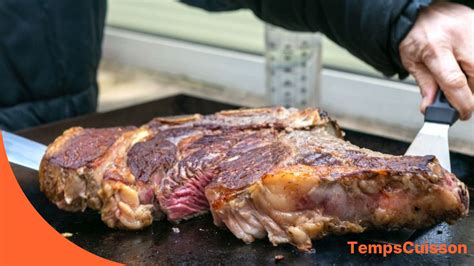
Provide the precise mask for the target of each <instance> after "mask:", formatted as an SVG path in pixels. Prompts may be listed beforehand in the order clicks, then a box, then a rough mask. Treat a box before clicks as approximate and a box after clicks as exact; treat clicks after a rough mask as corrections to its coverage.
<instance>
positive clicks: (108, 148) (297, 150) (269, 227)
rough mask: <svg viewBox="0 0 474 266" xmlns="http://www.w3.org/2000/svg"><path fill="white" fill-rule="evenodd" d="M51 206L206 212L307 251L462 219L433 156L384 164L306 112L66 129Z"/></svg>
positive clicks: (49, 166) (54, 156)
mask: <svg viewBox="0 0 474 266" xmlns="http://www.w3.org/2000/svg"><path fill="white" fill-rule="evenodd" d="M40 184H41V189H42V191H44V192H45V194H46V195H47V196H48V198H49V199H50V200H51V201H53V202H54V203H55V204H56V205H57V206H58V207H59V208H62V209H65V210H70V211H80V210H84V208H86V207H90V208H93V209H97V210H100V212H101V216H102V219H103V221H104V222H105V223H106V224H107V225H108V226H110V227H114V228H115V227H116V228H124V229H139V228H143V227H146V226H148V225H149V224H151V222H152V221H153V219H159V218H161V217H163V214H165V215H166V216H167V218H168V219H169V220H171V221H180V220H183V219H188V218H191V217H193V216H196V215H199V214H201V213H204V212H207V211H209V209H210V210H211V213H212V215H213V218H214V223H215V224H217V225H221V226H226V227H227V228H228V229H229V230H230V231H232V233H234V235H236V236H237V237H238V238H240V239H242V240H243V241H245V242H247V243H249V242H252V241H254V239H256V238H263V237H265V236H268V238H269V239H270V241H271V242H272V243H273V244H275V245H276V244H279V243H291V244H293V245H296V246H297V247H298V248H299V249H301V250H308V249H310V248H311V239H318V238H322V237H324V236H325V235H327V234H342V233H349V232H353V233H360V232H363V231H364V230H366V229H367V228H381V229H388V230H391V229H399V228H404V227H408V228H421V227H427V226H431V225H433V224H436V223H439V222H441V221H447V222H454V221H455V220H457V219H459V218H460V217H463V216H465V215H466V214H467V211H468V202H469V200H468V197H469V195H468V193H467V189H466V187H465V185H464V184H462V183H461V182H460V181H459V180H458V179H456V177H455V176H454V175H453V174H451V173H449V172H447V171H446V170H444V169H443V168H441V166H440V165H439V163H438V161H437V160H436V158H434V157H433V156H424V157H413V156H391V155H386V154H381V153H377V152H373V151H370V150H367V149H363V148H359V147H357V146H354V145H352V144H350V143H348V142H345V141H344V140H343V139H342V132H341V131H340V130H339V128H338V126H337V124H336V123H335V122H334V121H332V120H331V119H330V118H329V117H328V116H327V115H326V114H325V113H324V112H321V111H319V110H317V109H306V110H297V109H285V108H268V109H249V110H237V111H224V112H219V113H216V114H214V115H209V116H201V115H193V116H186V117H178V118H155V119H153V120H152V121H150V122H149V123H148V124H146V125H143V126H142V127H140V128H132V127H127V128H110V129H82V128H73V129H70V130H67V131H66V132H65V133H64V134H63V135H62V136H60V137H59V138H58V139H56V140H55V142H54V143H52V144H51V145H50V146H49V147H48V150H47V152H46V155H45V157H44V158H43V162H42V164H41V169H40Z"/></svg>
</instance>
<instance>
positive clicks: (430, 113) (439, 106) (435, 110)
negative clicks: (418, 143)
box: [425, 89, 459, 125]
mask: <svg viewBox="0 0 474 266" xmlns="http://www.w3.org/2000/svg"><path fill="white" fill-rule="evenodd" d="M458 119H459V113H458V111H457V110H456V109H454V108H453V107H452V106H451V104H450V103H449V102H448V99H446V96H445V95H444V92H443V91H442V90H441V89H439V90H438V92H437V93H436V99H435V101H434V103H432V104H431V105H429V106H428V107H426V112H425V121H426V122H434V123H441V124H449V125H452V124H454V122H456V121H457V120H458Z"/></svg>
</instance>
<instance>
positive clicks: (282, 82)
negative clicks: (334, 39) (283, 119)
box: [265, 24, 322, 108]
mask: <svg viewBox="0 0 474 266" xmlns="http://www.w3.org/2000/svg"><path fill="white" fill-rule="evenodd" d="M321 50H322V44H321V35H320V34H318V33H301V32H292V31H288V30H285V29H282V28H280V27H276V26H273V25H269V24H267V25H266V26H265V58H266V75H267V77H266V89H267V95H268V97H269V98H270V101H271V104H272V105H274V106H275V105H280V106H285V107H299V108H302V107H315V106H318V99H319V91H320V90H319V86H320V77H321Z"/></svg>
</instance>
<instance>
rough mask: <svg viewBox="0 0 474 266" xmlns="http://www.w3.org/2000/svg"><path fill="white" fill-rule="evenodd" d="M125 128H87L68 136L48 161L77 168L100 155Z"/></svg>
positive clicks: (127, 129)
mask: <svg viewBox="0 0 474 266" xmlns="http://www.w3.org/2000/svg"><path fill="white" fill-rule="evenodd" d="M132 129H134V128H133V127H126V128H120V127H115V128H103V129H102V128H99V129H98V128H88V129H82V130H81V131H80V132H79V133H78V134H76V135H75V136H73V137H71V138H69V139H68V140H67V142H66V143H65V144H64V146H62V149H61V150H59V151H58V152H56V153H54V154H53V155H52V156H51V158H50V161H51V163H52V164H56V165H58V166H60V167H63V168H70V169H78V168H79V167H82V166H85V165H86V164H88V163H90V162H92V161H94V160H95V159H97V158H99V157H100V156H102V155H103V154H104V153H105V152H106V151H107V149H108V148H109V147H110V146H112V144H114V143H115V141H116V140H117V138H118V137H119V136H120V135H121V134H122V133H123V132H126V131H129V130H132Z"/></svg>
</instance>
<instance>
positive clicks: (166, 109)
mask: <svg viewBox="0 0 474 266" xmlns="http://www.w3.org/2000/svg"><path fill="white" fill-rule="evenodd" d="M232 108H237V106H232V105H228V104H223V103H218V102H213V101H209V100H204V99H200V98H195V97H191V96H186V95H177V96H173V97H169V98H165V99H161V100H157V101H153V102H149V103H145V104H141V105H137V106H133V107H128V108H124V109H120V110H116V111H112V112H108V113H102V114H91V115H86V116H83V117H79V118H74V119H70V120H66V121H61V122H58V123H53V124H49V125H44V126H41V127H37V128H33V129H28V130H23V131H19V132H17V133H18V134H20V135H23V136H25V137H28V138H30V139H33V140H36V141H39V142H42V143H45V144H49V143H51V142H52V141H53V140H54V139H55V138H56V137H57V136H59V135H60V134H61V133H62V132H63V131H64V130H65V129H67V128H69V127H72V126H83V127H111V126H124V125H137V126H138V125H141V124H144V123H146V122H148V121H149V120H151V119H152V118H153V117H156V116H171V115H182V114H191V113H201V114H210V113H214V112H216V111H219V110H223V109H232ZM345 132H346V139H347V140H349V141H351V142H352V143H354V144H356V145H358V146H361V147H365V148H369V149H373V150H376V151H381V152H384V153H390V154H396V155H399V154H403V153H404V152H405V150H406V149H407V148H408V145H409V144H408V143H405V142H400V141H395V140H391V139H387V138H382V137H377V136H373V135H369V134H364V133H359V132H354V131H350V130H345ZM451 160H452V162H451V164H452V170H453V172H454V173H455V174H456V175H457V176H458V178H460V179H461V180H463V181H464V182H465V183H466V184H468V185H470V186H472V184H473V183H474V157H472V156H466V155H462V154H457V153H452V154H451ZM12 167H13V171H14V173H15V176H16V177H17V180H18V182H19V184H20V186H21V187H22V189H23V191H24V192H25V194H26V196H27V197H28V199H29V200H30V201H31V203H32V204H33V206H34V207H35V208H36V210H37V211H38V212H39V213H40V214H41V215H42V216H43V217H44V218H45V220H46V221H47V222H48V223H49V224H51V225H52V226H53V227H54V228H55V229H56V230H57V231H58V232H60V233H65V232H69V233H72V234H73V235H72V236H71V237H69V238H68V239H69V240H70V241H72V242H74V243H75V244H77V245H78V246H80V247H82V248H84V249H86V250H88V251H90V252H92V253H95V254H97V255H99V256H102V257H104V258H107V259H111V260H114V261H118V262H122V263H126V264H132V265H136V264H206V265H207V264H218V263H220V264H222V263H224V264H232V265H233V264H237V265H242V264H244V265H255V264H257V265H261V264H274V263H275V256H276V255H283V256H284V257H285V258H284V260H283V261H281V263H283V264H301V263H304V264H310V263H311V264H314V263H323V264H341V263H344V262H350V263H353V264H356V265H357V264H361V263H388V264H393V265H403V264H407V263H410V264H441V263H442V264H446V263H449V264H474V218H473V217H472V215H469V216H468V217H466V218H465V219H463V220H461V221H459V222H458V223H456V224H455V225H452V226H449V225H447V224H445V223H443V224H440V225H438V226H435V227H432V228H430V229H426V230H418V231H417V232H416V233H415V234H414V235H413V236H412V238H411V239H410V241H413V242H414V243H420V244H423V243H430V244H431V243H433V244H441V243H445V244H467V246H468V254H461V255H439V254H438V255H415V254H411V255H406V254H405V255H403V254H402V255H394V254H393V255H390V256H387V257H383V256H382V255H360V254H350V247H349V245H348V244H347V242H348V241H358V242H359V243H371V242H370V240H367V236H366V234H361V235H356V234H351V235H344V236H328V237H326V238H324V239H322V240H318V241H313V246H314V249H315V251H314V252H312V253H301V252H299V251H297V250H296V248H294V247H293V246H291V245H289V244H287V245H280V246H277V247H273V246H272V245H271V243H270V242H269V241H268V240H267V239H263V240H257V241H255V242H254V243H252V244H249V245H246V244H244V243H243V242H242V241H240V240H239V239H237V238H236V237H235V236H233V235H232V233H230V232H229V231H228V230H226V229H222V228H218V227H216V226H214V224H213V222H212V216H211V215H210V214H207V215H203V216H201V217H197V218H195V219H191V220H189V221H185V222H182V223H180V224H172V223H170V222H168V221H159V222H154V223H153V225H152V226H151V227H149V228H147V229H145V230H142V231H136V232H131V231H120V230H113V229H109V228H108V227H107V226H106V225H105V224H104V223H103V222H102V221H101V220H100V215H99V214H98V213H97V212H95V211H89V210H86V211H85V212H83V213H70V212H65V211H62V210H59V209H58V208H57V207H56V206H55V205H53V204H52V203H50V202H49V201H48V199H47V198H46V197H45V196H44V195H43V193H41V192H40V190H39V184H38V173H37V172H36V171H33V170H29V169H26V168H23V167H20V166H16V165H13V166H12ZM470 192H472V190H471V189H470ZM470 203H471V207H470V211H471V212H472V211H473V207H472V206H473V205H474V204H473V200H472V197H471V202H470ZM173 227H174V228H178V229H179V232H178V230H176V229H174V230H173ZM373 233H374V232H372V234H373ZM379 233H380V234H387V232H379Z"/></svg>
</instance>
